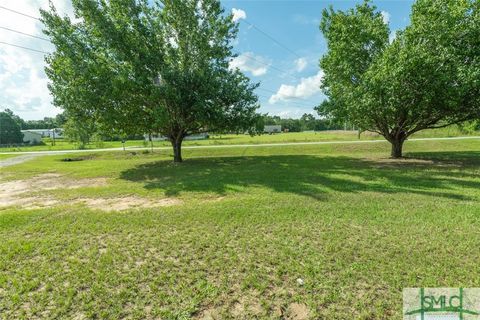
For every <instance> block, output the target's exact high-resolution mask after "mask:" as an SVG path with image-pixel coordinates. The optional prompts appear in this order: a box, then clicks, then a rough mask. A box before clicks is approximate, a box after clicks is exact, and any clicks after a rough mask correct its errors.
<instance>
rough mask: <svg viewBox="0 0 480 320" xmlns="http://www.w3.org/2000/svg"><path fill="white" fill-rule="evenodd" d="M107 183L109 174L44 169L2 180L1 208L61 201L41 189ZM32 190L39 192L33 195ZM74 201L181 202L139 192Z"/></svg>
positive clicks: (97, 204) (117, 205)
mask: <svg viewBox="0 0 480 320" xmlns="http://www.w3.org/2000/svg"><path fill="white" fill-rule="evenodd" d="M106 185H107V179H106V178H81V179H73V178H69V177H66V176H62V175H60V174H57V173H45V174H42V175H38V176H35V177H32V178H30V179H25V180H11V181H5V182H0V208H2V207H9V206H19V207H22V208H25V209H39V208H44V207H51V206H55V205H59V204H60V203H61V201H60V200H59V199H55V198H52V197H50V196H43V195H38V192H41V191H48V190H57V189H75V188H84V187H101V186H106ZM32 193H37V194H36V195H32ZM69 203H72V204H78V203H81V204H84V205H86V206H88V207H90V208H92V209H100V210H103V211H121V210H128V209H135V208H138V209H145V208H156V207H166V206H172V205H177V204H180V203H181V201H180V200H178V199H171V198H168V199H146V198H141V197H136V196H126V197H115V198H78V199H74V200H72V201H69Z"/></svg>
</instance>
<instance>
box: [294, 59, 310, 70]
mask: <svg viewBox="0 0 480 320" xmlns="http://www.w3.org/2000/svg"><path fill="white" fill-rule="evenodd" d="M307 64H308V62H307V59H305V58H298V59H297V60H295V68H296V70H297V71H298V72H301V71H303V70H304V69H305V68H306V67H307Z"/></svg>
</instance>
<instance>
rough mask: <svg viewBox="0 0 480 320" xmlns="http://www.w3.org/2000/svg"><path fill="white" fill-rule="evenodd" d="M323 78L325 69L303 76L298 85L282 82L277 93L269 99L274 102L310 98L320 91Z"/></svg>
mask: <svg viewBox="0 0 480 320" xmlns="http://www.w3.org/2000/svg"><path fill="white" fill-rule="evenodd" d="M322 79H323V71H321V70H320V71H318V73H317V74H316V75H314V76H311V77H308V78H302V79H301V81H300V83H299V84H297V85H296V86H292V85H286V84H282V85H281V86H280V88H279V89H278V91H277V93H275V94H274V95H272V96H271V97H270V99H269V100H268V102H269V103H271V104H274V103H277V102H278V101H286V100H290V99H294V98H308V97H311V96H313V95H314V94H316V93H320V84H321V82H322Z"/></svg>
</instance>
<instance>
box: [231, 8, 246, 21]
mask: <svg viewBox="0 0 480 320" xmlns="http://www.w3.org/2000/svg"><path fill="white" fill-rule="evenodd" d="M232 14H233V17H232V20H233V21H234V22H237V21H239V20H240V19H247V13H246V12H245V11H243V10H242V9H236V8H232Z"/></svg>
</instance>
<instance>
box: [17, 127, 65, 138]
mask: <svg viewBox="0 0 480 320" xmlns="http://www.w3.org/2000/svg"><path fill="white" fill-rule="evenodd" d="M23 131H28V132H35V133H38V134H41V135H42V138H56V139H59V138H63V129H62V128H55V129H28V130H22V132H23Z"/></svg>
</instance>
